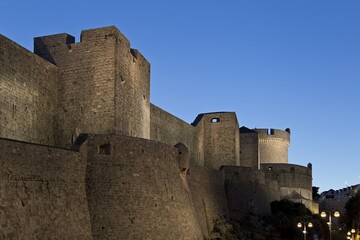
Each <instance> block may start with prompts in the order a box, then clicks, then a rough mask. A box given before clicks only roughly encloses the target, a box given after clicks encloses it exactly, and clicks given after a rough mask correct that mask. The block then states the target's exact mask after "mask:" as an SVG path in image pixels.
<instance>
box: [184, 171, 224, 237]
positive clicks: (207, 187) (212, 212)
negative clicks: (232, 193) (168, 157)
mask: <svg viewBox="0 0 360 240" xmlns="http://www.w3.org/2000/svg"><path fill="white" fill-rule="evenodd" d="M187 177H188V183H189V186H190V189H191V193H192V200H193V202H194V206H195V209H196V213H197V216H198V219H199V224H200V226H201V229H202V232H203V234H204V237H208V236H209V234H210V233H211V231H212V230H213V228H214V222H215V220H216V219H218V218H220V217H223V216H225V217H227V216H229V212H228V206H227V200H226V194H225V185H224V182H225V175H224V172H223V171H217V170H214V169H208V168H204V167H198V166H193V167H192V168H190V169H189V174H188V176H187Z"/></svg>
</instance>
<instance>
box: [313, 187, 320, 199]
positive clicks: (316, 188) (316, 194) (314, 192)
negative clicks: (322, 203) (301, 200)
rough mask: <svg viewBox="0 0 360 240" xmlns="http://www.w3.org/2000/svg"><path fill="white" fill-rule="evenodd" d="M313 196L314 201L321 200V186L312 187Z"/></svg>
mask: <svg viewBox="0 0 360 240" xmlns="http://www.w3.org/2000/svg"><path fill="white" fill-rule="evenodd" d="M312 198H313V200H314V201H319V198H320V194H319V188H318V187H315V186H313V187H312Z"/></svg>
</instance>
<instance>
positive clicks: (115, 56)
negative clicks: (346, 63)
mask: <svg viewBox="0 0 360 240" xmlns="http://www.w3.org/2000/svg"><path fill="white" fill-rule="evenodd" d="M34 52H35V53H36V54H37V55H39V56H41V57H42V58H44V59H46V60H48V61H50V62H52V63H54V64H55V65H56V66H58V67H59V71H58V72H59V84H58V98H59V99H58V100H59V103H60V104H59V109H58V113H57V115H58V127H57V135H58V143H57V144H58V145H60V146H65V147H68V146H69V145H71V143H72V142H73V141H74V139H76V137H77V136H78V135H79V134H80V133H81V132H91V133H97V134H106V133H116V134H120V135H127V136H133V137H141V138H147V139H149V138H150V101H149V99H150V64H149V63H148V61H147V60H146V59H145V58H144V57H143V56H142V55H141V54H140V52H138V51H137V50H135V49H131V48H130V42H129V40H128V39H127V38H126V37H125V36H124V35H123V34H122V33H121V32H120V31H119V30H118V29H117V28H116V27H114V26H110V27H104V28H98V29H90V30H84V31H82V33H81V41H80V42H79V43H75V38H74V37H73V36H70V35H68V34H65V33H64V34H57V35H52V36H45V37H38V38H35V41H34Z"/></svg>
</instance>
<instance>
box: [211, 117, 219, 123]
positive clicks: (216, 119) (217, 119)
mask: <svg viewBox="0 0 360 240" xmlns="http://www.w3.org/2000/svg"><path fill="white" fill-rule="evenodd" d="M211 122H212V123H217V122H220V118H212V119H211Z"/></svg>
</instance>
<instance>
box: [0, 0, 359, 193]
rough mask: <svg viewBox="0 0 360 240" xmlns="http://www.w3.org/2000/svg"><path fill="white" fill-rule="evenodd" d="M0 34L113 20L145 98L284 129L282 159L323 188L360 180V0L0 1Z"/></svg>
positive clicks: (183, 114) (71, 29)
mask: <svg viewBox="0 0 360 240" xmlns="http://www.w3.org/2000/svg"><path fill="white" fill-rule="evenodd" d="M0 9H1V10H2V11H1V14H0V33H1V34H3V35H5V36H7V37H8V38H11V39H12V40H13V41H15V42H17V43H18V44H20V45H22V46H23V47H25V48H27V49H29V50H32V48H33V47H32V44H33V37H36V36H43V35H50V34H56V33H63V32H66V33H69V34H71V35H73V36H75V37H76V39H77V41H79V36H80V32H81V30H84V29H89V28H96V27H103V26H109V25H115V26H117V27H118V28H119V29H120V31H121V32H123V33H124V34H125V35H126V36H127V38H128V39H129V40H130V41H131V45H132V48H136V49H138V50H139V51H140V52H141V53H142V54H143V55H144V56H145V57H146V58H147V59H148V60H149V62H150V63H151V102H152V103H154V104H155V105H157V106H159V107H161V108H163V109H165V110H166V111H168V112H170V113H172V114H174V115H175V116H178V117H180V118H181V119H183V120H185V121H187V122H189V123H191V122H192V121H193V120H194V119H195V117H196V116H197V114H199V113H203V112H213V111H235V112H236V113H237V116H238V120H239V122H240V125H241V126H243V125H245V126H246V127H249V128H255V127H257V128H278V129H283V130H284V129H286V128H290V129H291V147H290V149H289V162H290V163H294V164H300V165H306V164H307V163H309V162H311V163H312V164H313V185H315V186H318V187H320V191H325V190H328V189H330V188H333V189H339V188H343V187H346V186H349V185H353V184H358V183H360V100H359V92H360V1H359V0H142V1H141V0H127V1H122V0H119V1H106V0H102V1H100V0H99V1H91V0H87V1H76V0H71V1H69V0H62V1H59V0H56V1H54V0H46V1H45V0H44V1H39V0H33V1H28V0H26V1H25V0H24V1H20V0H3V1H1V2H0Z"/></svg>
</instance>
